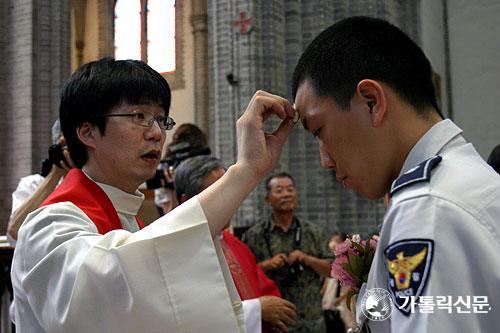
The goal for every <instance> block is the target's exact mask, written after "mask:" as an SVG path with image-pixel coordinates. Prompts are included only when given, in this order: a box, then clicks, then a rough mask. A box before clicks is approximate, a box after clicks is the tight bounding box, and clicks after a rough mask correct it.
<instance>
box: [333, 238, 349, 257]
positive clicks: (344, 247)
mask: <svg viewBox="0 0 500 333" xmlns="http://www.w3.org/2000/svg"><path fill="white" fill-rule="evenodd" d="M350 248H351V241H350V240H349V239H346V240H345V241H343V242H342V243H340V244H339V245H337V247H336V248H335V251H333V254H335V255H336V256H337V257H338V256H341V255H343V254H347V251H349V249H350Z"/></svg>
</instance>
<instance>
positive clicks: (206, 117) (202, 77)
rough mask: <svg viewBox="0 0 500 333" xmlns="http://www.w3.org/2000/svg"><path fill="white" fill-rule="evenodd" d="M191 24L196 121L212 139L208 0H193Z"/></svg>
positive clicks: (208, 137)
mask: <svg viewBox="0 0 500 333" xmlns="http://www.w3.org/2000/svg"><path fill="white" fill-rule="evenodd" d="M192 8H193V12H192V15H191V24H192V26H193V35H194V78H195V81H194V100H195V123H196V124H197V125H198V126H199V127H200V128H201V129H202V130H203V131H204V132H205V134H206V135H207V139H210V113H209V107H208V98H209V97H208V16H207V0H192Z"/></svg>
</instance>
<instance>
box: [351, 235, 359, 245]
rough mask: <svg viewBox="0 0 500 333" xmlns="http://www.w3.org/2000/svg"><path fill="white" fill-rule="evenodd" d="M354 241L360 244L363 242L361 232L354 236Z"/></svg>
mask: <svg viewBox="0 0 500 333" xmlns="http://www.w3.org/2000/svg"><path fill="white" fill-rule="evenodd" d="M352 241H353V242H356V243H358V244H359V243H360V242H361V236H360V235H359V234H354V235H353V236H352Z"/></svg>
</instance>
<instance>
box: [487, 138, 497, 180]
mask: <svg viewBox="0 0 500 333" xmlns="http://www.w3.org/2000/svg"><path fill="white" fill-rule="evenodd" d="M488 164H489V165H490V166H491V167H492V168H493V169H495V171H496V172H497V173H498V174H500V145H498V146H496V147H495V148H493V150H492V151H491V153H490V156H489V157H488Z"/></svg>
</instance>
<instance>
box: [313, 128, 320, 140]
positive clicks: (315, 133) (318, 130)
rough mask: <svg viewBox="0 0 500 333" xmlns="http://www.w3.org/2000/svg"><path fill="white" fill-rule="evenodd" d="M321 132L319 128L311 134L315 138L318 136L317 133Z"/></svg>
mask: <svg viewBox="0 0 500 333" xmlns="http://www.w3.org/2000/svg"><path fill="white" fill-rule="evenodd" d="M320 131H321V128H319V129H317V130H316V131H314V132H313V135H314V137H315V138H317V137H318V136H319V132H320Z"/></svg>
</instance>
